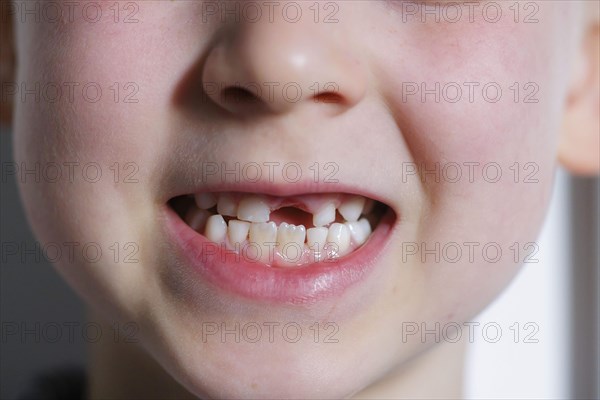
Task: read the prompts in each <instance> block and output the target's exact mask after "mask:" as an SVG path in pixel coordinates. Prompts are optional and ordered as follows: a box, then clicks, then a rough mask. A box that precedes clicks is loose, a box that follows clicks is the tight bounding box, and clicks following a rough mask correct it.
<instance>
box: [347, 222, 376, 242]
mask: <svg viewBox="0 0 600 400" xmlns="http://www.w3.org/2000/svg"><path fill="white" fill-rule="evenodd" d="M345 225H346V226H347V227H348V230H349V231H350V236H351V237H352V240H354V244H356V245H358V246H360V245H362V244H363V243H364V242H366V241H367V238H368V237H369V235H370V234H371V224H369V221H368V220H367V219H366V218H361V219H360V220H358V221H355V222H346V224H345Z"/></svg>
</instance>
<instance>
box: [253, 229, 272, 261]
mask: <svg viewBox="0 0 600 400" xmlns="http://www.w3.org/2000/svg"><path fill="white" fill-rule="evenodd" d="M276 239H277V225H275V222H259V223H253V224H251V225H250V242H253V243H256V244H257V245H258V247H259V248H260V252H261V254H260V259H261V261H263V262H267V261H269V260H271V256H272V254H271V251H272V249H273V244H274V243H275V241H276Z"/></svg>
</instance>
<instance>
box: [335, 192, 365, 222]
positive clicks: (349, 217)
mask: <svg viewBox="0 0 600 400" xmlns="http://www.w3.org/2000/svg"><path fill="white" fill-rule="evenodd" d="M365 200H366V199H365V198H364V197H362V196H352V197H350V198H349V199H348V200H346V201H344V202H343V203H342V204H341V205H340V206H339V207H338V211H339V212H340V215H341V216H342V217H344V219H345V220H346V221H350V222H354V221H358V218H359V217H360V214H362V212H363V208H364V206H365Z"/></svg>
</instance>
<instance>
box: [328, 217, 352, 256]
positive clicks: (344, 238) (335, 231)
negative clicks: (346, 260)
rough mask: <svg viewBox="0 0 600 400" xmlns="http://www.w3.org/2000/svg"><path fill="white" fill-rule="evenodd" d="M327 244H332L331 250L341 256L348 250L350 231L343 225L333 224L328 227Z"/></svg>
mask: <svg viewBox="0 0 600 400" xmlns="http://www.w3.org/2000/svg"><path fill="white" fill-rule="evenodd" d="M327 243H333V244H334V247H333V248H332V249H331V250H333V251H334V252H335V253H337V255H339V256H343V255H344V254H346V252H347V251H348V249H349V248H350V231H349V230H348V227H347V226H346V225H344V224H339V223H337V222H336V223H334V224H331V226H330V227H329V233H328V234H327Z"/></svg>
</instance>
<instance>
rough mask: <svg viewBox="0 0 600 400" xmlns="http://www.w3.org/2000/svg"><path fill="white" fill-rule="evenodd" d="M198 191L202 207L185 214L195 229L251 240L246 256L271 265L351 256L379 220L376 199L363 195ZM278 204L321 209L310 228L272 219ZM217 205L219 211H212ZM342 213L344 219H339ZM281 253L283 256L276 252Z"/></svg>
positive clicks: (233, 243)
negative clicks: (275, 195) (281, 195)
mask: <svg viewBox="0 0 600 400" xmlns="http://www.w3.org/2000/svg"><path fill="white" fill-rule="evenodd" d="M193 197H194V200H195V203H196V207H194V206H191V207H190V209H189V210H188V211H187V213H186V214H185V215H184V218H183V219H184V220H185V222H186V223H187V224H188V225H189V226H190V227H191V228H192V229H194V230H195V231H197V232H199V233H202V232H204V235H205V236H206V238H208V240H211V241H213V242H217V243H227V246H229V247H231V248H233V249H238V246H239V245H244V246H246V245H248V246H250V247H249V248H248V249H246V250H249V251H250V253H248V252H246V253H245V254H244V256H245V257H246V258H247V259H248V260H249V261H250V260H254V261H259V262H264V263H267V264H269V265H271V264H272V262H274V263H275V264H276V265H275V266H280V267H283V266H292V265H300V264H308V263H310V262H318V261H322V260H323V259H325V258H328V257H334V258H337V257H342V256H345V255H346V254H348V253H349V252H351V251H352V250H354V249H356V248H357V247H359V246H362V245H363V244H364V243H365V242H366V241H367V240H368V239H369V237H370V236H371V234H372V228H371V226H373V224H374V223H376V220H377V216H376V215H375V214H373V213H371V210H372V209H373V206H374V204H375V203H376V202H375V201H374V200H371V199H367V198H365V197H362V196H357V195H341V194H340V195H336V196H331V195H330V196H327V197H326V198H319V199H316V200H318V202H317V201H316V200H315V201H314V202H312V203H310V200H311V199H312V197H310V198H307V199H304V200H303V199H296V198H290V199H283V200H278V199H274V200H273V201H271V200H270V199H271V198H270V197H268V196H265V195H260V194H238V193H196V194H195V195H193ZM305 200H306V202H305ZM340 200H342V201H341V203H340ZM307 202H308V203H307ZM319 203H320V204H322V207H321V208H320V209H318V208H317V207H315V205H316V204H319ZM273 204H279V207H298V208H300V209H306V208H308V209H311V210H315V209H317V210H319V211H318V212H316V213H314V214H313V216H312V217H313V218H312V222H313V224H314V227H311V228H309V229H307V228H306V227H305V226H304V225H293V224H290V223H288V222H281V223H280V224H279V226H277V225H276V224H275V222H273V221H269V220H270V218H271V215H270V214H271V208H270V206H272V205H273ZM313 204H314V205H313ZM215 208H216V211H217V212H218V214H215V215H211V214H213V213H215ZM274 208H277V207H274ZM338 213H339V216H338ZM285 215H287V213H282V215H281V217H283V219H285V217H284V216H285ZM290 215H293V214H290ZM340 216H341V218H342V219H343V220H344V221H340V222H336V219H338V218H340ZM276 219H277V218H276ZM275 246H276V248H275ZM291 247H294V248H295V249H291ZM275 250H276V251H277V253H274V251H275ZM298 251H300V253H299V252H298ZM275 255H276V256H277V257H278V258H277V259H274V258H273V256H275ZM309 259H310V260H309Z"/></svg>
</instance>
